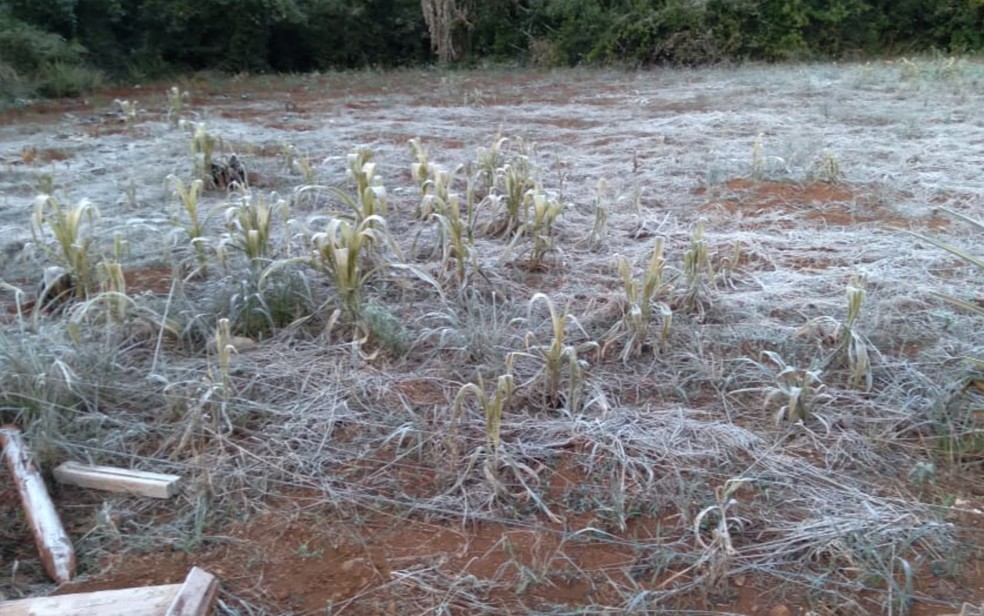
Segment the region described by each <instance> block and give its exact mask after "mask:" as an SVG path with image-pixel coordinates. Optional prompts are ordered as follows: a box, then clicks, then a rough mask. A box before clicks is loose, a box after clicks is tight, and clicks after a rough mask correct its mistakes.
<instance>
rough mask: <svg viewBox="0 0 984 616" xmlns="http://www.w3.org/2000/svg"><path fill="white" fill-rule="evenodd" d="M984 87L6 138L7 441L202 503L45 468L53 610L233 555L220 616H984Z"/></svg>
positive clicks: (2, 499)
mask: <svg viewBox="0 0 984 616" xmlns="http://www.w3.org/2000/svg"><path fill="white" fill-rule="evenodd" d="M172 88H173V89H172ZM982 97H984V63H982V62H980V61H979V60H975V59H953V58H917V59H914V60H908V59H906V60H899V61H896V62H881V61H879V62H876V63H868V64H815V65H787V66H757V65H750V66H745V67H737V68H711V69H699V70H683V69H680V70H668V69H667V70H651V71H602V70H581V69H571V70H558V71H549V72H548V71H541V72H537V71H527V70H515V71H508V70H503V69H488V70H481V71H479V70H476V71H462V72H448V71H441V70H436V69H435V70H414V71H399V72H389V73H377V72H370V71H366V72H355V73H332V74H323V75H306V76H285V77H264V76H254V77H237V78H230V77H223V76H217V75H210V74H203V75H200V76H196V77H194V78H188V79H185V80H180V81H177V82H175V83H174V84H171V83H167V84H157V85H144V86H142V87H132V88H126V89H120V90H116V91H109V92H103V93H100V94H96V95H93V96H91V97H89V98H88V99H85V100H69V101H48V102H38V103H35V104H31V105H27V106H24V107H22V108H19V109H12V110H8V111H6V112H4V113H3V114H2V115H0V247H2V249H3V250H2V252H0V267H2V269H0V277H2V280H3V285H2V287H3V288H2V289H0V300H2V302H3V310H2V311H0V316H2V328H0V423H14V424H17V425H18V426H20V427H21V428H22V429H23V430H24V432H25V437H26V439H27V441H28V442H29V443H30V446H31V448H32V450H33V451H34V453H35V459H36V461H37V463H38V465H39V466H40V467H41V468H42V470H43V471H45V472H46V473H48V474H50V471H51V469H52V468H54V467H55V466H57V464H59V463H61V462H63V461H66V460H74V461H79V462H90V463H94V464H105V465H112V466H121V467H127V468H135V469H140V470H145V471H155V472H162V473H171V474H177V475H181V476H182V477H183V478H184V480H183V488H182V491H181V493H180V494H179V495H178V496H176V497H174V498H172V499H170V500H153V499H146V498H141V497H131V496H120V495H114V494H110V493H105V492H97V491H94V490H87V489H82V488H74V487H68V486H58V485H57V484H54V483H53V482H49V488H50V489H51V490H52V492H53V495H54V498H55V502H56V505H57V506H58V509H59V512H60V513H61V515H62V518H63V521H64V522H65V524H66V527H67V530H68V531H69V534H70V535H71V537H72V538H73V540H74V542H75V549H76V552H77V554H78V559H79V572H80V575H79V577H78V580H77V581H76V582H74V583H72V584H70V585H68V586H67V587H63V588H60V589H57V592H59V593H65V592H80V591H89V590H98V589H109V588H123V587H130V586H140V585H150V584H166V583H174V582H177V581H180V580H181V579H183V578H184V576H185V575H186V573H187V571H188V569H189V568H190V567H191V566H192V565H198V566H200V567H202V568H204V569H206V570H208V571H210V572H212V573H214V574H215V575H217V576H218V577H219V578H220V579H221V581H222V588H221V591H220V595H219V601H218V608H217V610H216V613H218V614H228V615H232V614H235V615H251V616H252V615H261V614H297V615H300V614H351V615H358V614H652V613H709V612H713V613H732V614H748V615H763V616H765V615H768V616H783V615H791V614H808V613H809V614H816V615H827V614H829V615H842V614H914V615H941V614H962V615H964V616H969V615H971V614H980V613H982V612H984V552H982V548H984V544H982V532H984V475H982V464H984V438H982V437H981V430H982V427H984V426H982V422H984V364H982V361H984V327H982V324H984V317H982V316H981V315H979V314H975V313H973V312H972V311H971V310H967V309H962V308H960V307H958V306H957V305H955V303H954V302H953V301H951V300H948V299H947V297H950V298H957V299H959V300H963V301H964V302H965V303H967V304H969V305H970V306H971V307H973V306H977V307H982V306H984V276H982V273H984V269H982V268H980V267H976V266H975V265H974V264H973V263H971V262H970V260H968V259H967V258H964V257H961V256H960V255H959V254H956V253H955V252H954V250H961V249H962V250H965V251H966V252H967V253H970V255H977V256H978V257H984V244H982V243H981V241H980V240H981V237H982V234H981V231H982V229H981V228H979V227H977V226H974V225H973V224H972V223H971V222H970V220H978V221H980V220H982V219H984V174H982V170H984V106H982V105H981V104H980V101H981V100H982ZM39 195H41V196H39ZM968 219H970V220H968ZM940 243H942V244H945V245H946V246H948V247H950V248H951V250H947V249H945V248H944V247H941V246H940ZM54 266H57V267H60V268H62V271H64V272H65V275H64V276H61V275H60V272H54V271H52V270H49V274H48V278H47V280H48V282H50V283H53V284H49V285H48V286H47V287H45V288H43V289H41V290H39V283H40V282H41V281H42V280H43V279H44V273H45V270H46V269H47V268H51V267H54ZM69 281H70V282H69ZM60 292H62V293H61V295H59V293H60ZM56 295H57V296H58V297H57V298H56V297H55V296H56ZM0 521H2V523H0V599H17V598H22V597H30V596H43V595H46V594H50V593H51V592H53V591H56V590H55V587H54V585H53V584H52V583H51V582H50V581H49V580H48V579H47V578H46V576H45V575H44V572H43V570H42V568H41V565H40V561H39V560H38V557H37V554H36V551H35V548H34V545H33V541H32V538H31V535H30V532H29V530H28V527H27V524H26V523H25V521H24V517H23V514H22V513H21V511H20V506H19V503H18V500H17V498H16V490H15V488H14V484H13V481H12V480H11V479H10V477H9V475H7V474H6V472H4V473H0Z"/></svg>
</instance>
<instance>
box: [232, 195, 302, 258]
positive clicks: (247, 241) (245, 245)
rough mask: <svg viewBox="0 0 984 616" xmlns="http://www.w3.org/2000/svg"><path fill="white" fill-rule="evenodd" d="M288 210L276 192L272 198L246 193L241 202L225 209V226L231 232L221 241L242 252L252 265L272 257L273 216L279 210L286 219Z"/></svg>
mask: <svg viewBox="0 0 984 616" xmlns="http://www.w3.org/2000/svg"><path fill="white" fill-rule="evenodd" d="M271 201H272V202H273V204H272V205H271ZM286 210H287V202H286V201H285V200H283V199H280V198H279V197H277V195H276V194H275V193H274V194H272V195H270V197H269V199H267V198H266V197H264V196H263V195H260V194H254V193H248V192H247V193H244V194H243V195H242V197H241V198H240V201H239V203H238V204H236V205H233V206H231V207H229V208H227V209H226V212H225V219H226V227H227V228H228V230H229V231H228V233H227V234H226V237H225V238H224V239H223V242H222V244H229V245H231V246H232V247H234V248H235V249H236V250H238V251H240V252H242V253H243V254H244V255H246V258H247V259H249V262H250V264H251V265H255V264H257V263H259V262H261V261H262V260H264V259H267V258H269V257H270V252H271V241H270V238H271V227H272V224H273V215H274V213H276V212H278V211H279V212H281V214H282V215H283V216H284V218H286Z"/></svg>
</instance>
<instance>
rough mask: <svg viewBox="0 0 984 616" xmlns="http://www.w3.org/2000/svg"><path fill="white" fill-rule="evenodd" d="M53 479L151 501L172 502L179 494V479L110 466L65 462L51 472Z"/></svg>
mask: <svg viewBox="0 0 984 616" xmlns="http://www.w3.org/2000/svg"><path fill="white" fill-rule="evenodd" d="M54 474H55V479H57V480H58V481H59V482H60V483H67V484H69V485H73V486H81V487H83V488H94V489H97V490H107V491H109V492H127V493H129V494H137V495H139V496H150V497H152V498H171V497H172V496H174V495H175V494H177V493H178V482H179V481H181V477H179V476H178V475H164V474H162V473H148V472H145V471H134V470H129V469H125V468H116V467H113V466H88V465H86V464H79V463H78V462H65V463H64V464H62V465H60V466H58V468H56V469H55V471H54Z"/></svg>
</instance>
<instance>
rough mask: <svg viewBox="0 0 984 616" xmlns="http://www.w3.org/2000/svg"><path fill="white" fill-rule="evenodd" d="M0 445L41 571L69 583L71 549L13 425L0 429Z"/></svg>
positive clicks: (72, 574)
mask: <svg viewBox="0 0 984 616" xmlns="http://www.w3.org/2000/svg"><path fill="white" fill-rule="evenodd" d="M0 445H2V446H3V457H4V458H6V460H7V468H9V469H10V474H11V475H13V478H14V483H15V484H17V491H18V493H19V494H20V499H21V505H22V506H23V508H24V517H25V518H26V519H27V523H28V525H29V526H30V527H31V533H33V534H34V543H35V545H37V547H38V554H39V555H40V556H41V563H42V564H43V565H44V570H45V571H47V572H48V575H49V576H51V579H53V580H55V581H56V582H58V583H59V584H64V583H65V582H69V581H71V580H72V578H74V577H75V549H74V548H73V547H72V541H71V540H70V539H69V538H68V534H67V533H66V532H65V528H64V527H63V526H62V523H61V519H59V518H58V512H57V511H55V505H54V503H52V502H51V497H50V496H49V495H48V489H47V488H46V487H45V485H44V480H43V479H42V478H41V474H40V473H38V470H37V468H35V467H34V464H33V463H32V462H31V460H30V457H29V456H28V455H27V448H26V447H25V446H24V441H23V439H21V433H20V430H18V429H17V428H16V427H15V426H3V427H0Z"/></svg>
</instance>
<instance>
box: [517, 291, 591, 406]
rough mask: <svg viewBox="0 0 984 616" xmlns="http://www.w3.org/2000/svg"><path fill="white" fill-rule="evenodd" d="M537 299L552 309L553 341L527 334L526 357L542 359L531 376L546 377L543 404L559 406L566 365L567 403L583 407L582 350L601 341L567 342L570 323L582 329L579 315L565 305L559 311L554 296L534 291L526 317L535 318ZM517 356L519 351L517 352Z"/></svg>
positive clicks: (535, 378)
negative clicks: (576, 343)
mask: <svg viewBox="0 0 984 616" xmlns="http://www.w3.org/2000/svg"><path fill="white" fill-rule="evenodd" d="M537 302H543V303H545V304H546V305H547V308H548V310H549V311H550V331H551V334H552V335H551V339H550V343H549V344H546V345H541V344H535V343H534V342H535V335H534V334H533V332H528V333H527V334H526V353H525V354H523V355H525V356H527V357H533V358H536V359H538V360H539V361H541V362H543V364H542V367H541V368H540V370H539V372H538V373H537V374H536V375H535V376H534V377H533V379H532V380H534V381H535V380H539V379H540V378H541V377H542V379H543V384H544V387H543V404H544V405H546V406H557V405H558V404H559V403H560V402H561V396H560V386H561V380H562V376H563V372H564V368H565V366H566V368H567V387H566V390H567V391H566V395H565V397H566V407H567V410H568V411H570V412H572V413H577V412H579V411H580V410H581V391H582V390H583V387H584V381H585V377H584V365H583V362H582V361H581V360H580V358H579V353H584V352H586V351H589V350H597V349H598V344H597V343H595V342H588V343H586V344H584V345H581V346H580V347H577V346H573V345H570V344H567V341H566V340H567V326H568V324H571V325H574V326H575V327H577V328H579V329H581V331H582V332H584V330H583V328H581V325H580V323H578V321H577V318H575V317H574V316H573V315H571V314H570V313H569V312H568V309H567V308H566V307H565V308H564V310H563V311H558V310H557V309H556V307H555V306H554V303H553V300H551V299H550V297H549V296H547V295H545V294H543V293H537V294H535V295H534V296H533V297H532V299H530V303H529V307H528V313H527V321H532V312H533V307H534V305H535V304H536V303H537ZM513 355H516V356H518V355H519V354H517V353H514V354H513Z"/></svg>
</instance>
